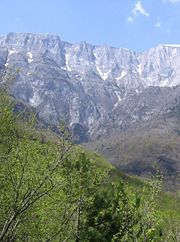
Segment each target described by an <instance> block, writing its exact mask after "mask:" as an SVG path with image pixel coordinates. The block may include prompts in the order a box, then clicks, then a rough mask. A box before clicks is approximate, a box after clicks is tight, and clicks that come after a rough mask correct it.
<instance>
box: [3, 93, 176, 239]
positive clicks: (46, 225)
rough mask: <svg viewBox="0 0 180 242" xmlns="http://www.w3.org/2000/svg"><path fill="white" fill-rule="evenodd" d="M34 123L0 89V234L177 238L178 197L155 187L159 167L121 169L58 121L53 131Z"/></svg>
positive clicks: (9, 236) (11, 236)
mask: <svg viewBox="0 0 180 242" xmlns="http://www.w3.org/2000/svg"><path fill="white" fill-rule="evenodd" d="M34 123H35V121H34V117H33V115H32V116H31V115H30V114H29V115H27V113H24V112H23V111H22V112H14V102H13V100H12V98H11V97H9V96H8V95H7V91H6V89H5V90H3V89H2V90H1V91H0V241H3V242H13V241H19V242H22V241H30V242H31V241H32V242H36V241H37V242H39V241H43V242H45V241H46V242H49V241H54V242H56V241H61V242H62V241H69V242H70V241H75V242H78V241H83V242H86V241H97V242H99V241H102V242H103V241H105V242H109V241H113V242H115V241H117V242H118V241H125V242H131V241H132V242H133V241H138V242H139V241H140V242H141V241H142V242H143V241H163V242H164V241H178V236H179V235H178V230H177V229H178V214H177V216H176V217H175V216H174V215H175V214H176V213H177V211H178V206H179V205H178V203H175V202H173V200H172V198H171V197H170V196H169V195H164V193H161V192H160V190H161V180H162V179H161V175H160V174H157V175H156V176H155V177H154V179H153V180H152V181H147V182H144V183H142V182H141V181H139V180H138V179H136V178H130V177H128V176H125V175H122V174H121V173H119V172H118V171H117V170H116V169H115V168H114V167H112V166H111V165H109V164H108V163H107V162H106V161H105V160H103V159H102V158H101V157H100V156H98V155H96V154H93V153H90V152H86V151H84V150H83V149H82V148H81V147H78V146H74V145H73V144H72V143H71V141H70V139H69V134H68V132H67V130H66V129H65V128H64V127H63V126H61V127H60V133H61V136H60V137H59V138H58V139H57V138H54V139H53V135H52V137H49V136H50V135H49V134H50V133H48V132H47V133H46V132H45V131H41V130H38V131H36V129H35V128H34V127H35V125H34ZM160 197H161V200H162V202H161V203H158V201H159V199H160ZM173 199H174V200H175V197H174V198H173ZM173 206H175V207H173ZM166 208H167V209H166ZM170 209H171V210H172V211H170ZM170 219H171V220H170ZM167 221H168V222H169V224H171V226H169V227H167V226H165V225H166V223H167Z"/></svg>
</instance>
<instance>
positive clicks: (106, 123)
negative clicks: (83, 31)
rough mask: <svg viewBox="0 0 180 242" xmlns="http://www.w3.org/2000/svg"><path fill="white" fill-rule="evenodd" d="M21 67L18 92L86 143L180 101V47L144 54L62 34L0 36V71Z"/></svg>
mask: <svg viewBox="0 0 180 242" xmlns="http://www.w3.org/2000/svg"><path fill="white" fill-rule="evenodd" d="M17 68H19V69H20V72H19V73H18V74H17V75H16V80H15V81H14V82H13V85H12V90H11V91H12V94H13V95H14V96H15V97H16V98H18V99H21V100H22V101H24V102H25V103H27V104H29V105H31V106H33V107H35V108H36V110H37V112H38V113H39V116H40V118H42V119H43V120H44V122H46V123H51V124H55V125H56V124H58V123H59V122H60V121H62V120H63V121H65V122H66V123H67V124H68V125H69V127H70V128H71V129H72V130H73V132H74V134H75V135H76V136H77V140H79V141H80V142H81V141H85V140H88V139H93V138H97V137H99V136H101V135H102V134H106V133H107V132H109V130H111V129H112V128H113V129H122V128H125V127H126V126H128V125H130V124H131V123H134V122H138V121H139V120H142V119H143V120H147V119H150V118H151V117H152V116H154V115H159V114H160V113H163V112H166V111H167V110H169V109H171V106H172V105H176V104H177V105H178V103H179V102H180V100H179V99H180V95H179V94H180V90H179V87H178V85H180V46H178V45H159V46H157V47H156V48H153V49H150V50H148V51H146V52H143V53H137V52H133V51H130V50H128V49H124V48H119V49H118V48H113V47H109V46H93V45H90V44H88V43H86V42H81V43H77V44H71V43H67V42H64V41H62V40H61V39H60V38H59V37H58V36H56V35H49V34H32V33H9V34H8V35H7V36H3V37H0V75H1V77H2V74H3V73H4V72H5V71H7V70H9V71H11V70H15V69H17Z"/></svg>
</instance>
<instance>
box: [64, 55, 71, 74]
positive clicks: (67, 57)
mask: <svg viewBox="0 0 180 242" xmlns="http://www.w3.org/2000/svg"><path fill="white" fill-rule="evenodd" d="M65 58H66V69H67V70H68V71H72V69H71V67H70V66H69V58H70V55H69V54H66V55H65Z"/></svg>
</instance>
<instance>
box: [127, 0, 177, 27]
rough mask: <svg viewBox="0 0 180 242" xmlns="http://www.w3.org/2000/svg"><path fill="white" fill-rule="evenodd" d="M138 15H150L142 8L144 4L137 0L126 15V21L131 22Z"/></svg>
mask: <svg viewBox="0 0 180 242" xmlns="http://www.w3.org/2000/svg"><path fill="white" fill-rule="evenodd" d="M176 1H177V0H176ZM138 15H143V16H145V17H149V16H150V14H149V13H148V11H147V10H146V9H145V8H144V6H143V5H142V2H141V1H140V0H138V1H137V2H136V3H135V5H134V8H133V9H132V11H131V15H130V16H129V17H128V19H127V21H128V22H131V23H132V22H134V19H135V17H136V16H138Z"/></svg>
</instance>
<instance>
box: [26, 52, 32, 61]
mask: <svg viewBox="0 0 180 242" xmlns="http://www.w3.org/2000/svg"><path fill="white" fill-rule="evenodd" d="M27 56H28V63H31V62H33V55H32V53H31V52H27Z"/></svg>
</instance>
